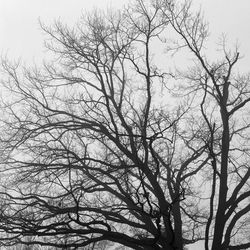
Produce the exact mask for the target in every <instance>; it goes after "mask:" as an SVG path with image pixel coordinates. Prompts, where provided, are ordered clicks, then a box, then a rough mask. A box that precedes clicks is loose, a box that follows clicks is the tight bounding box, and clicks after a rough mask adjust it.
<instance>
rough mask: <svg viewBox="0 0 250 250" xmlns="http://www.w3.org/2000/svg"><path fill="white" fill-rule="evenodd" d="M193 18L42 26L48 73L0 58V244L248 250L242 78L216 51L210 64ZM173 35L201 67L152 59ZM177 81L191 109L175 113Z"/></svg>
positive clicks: (143, 7) (150, 14) (124, 17)
mask: <svg viewBox="0 0 250 250" xmlns="http://www.w3.org/2000/svg"><path fill="white" fill-rule="evenodd" d="M190 6H191V5H190V3H189V2H185V3H184V4H182V5H178V4H175V3H174V2H166V1H141V0H136V1H134V5H133V6H132V7H129V8H127V9H124V10H123V11H120V12H109V13H102V12H100V11H96V12H93V13H91V14H90V15H86V16H85V17H84V18H83V19H82V20H81V21H80V22H79V24H78V25H77V26H76V27H74V28H68V27H67V26H65V25H63V24H62V23H60V22H56V23H55V24H54V25H53V26H51V27H48V26H45V25H43V24H42V28H43V30H44V31H45V33H46V34H47V35H48V36H49V40H47V41H46V47H47V48H48V49H49V50H50V51H51V52H53V53H54V58H53V60H52V61H51V62H50V63H45V64H44V65H43V67H42V68H32V69H28V68H27V67H26V68H25V67H22V66H21V65H20V63H18V62H17V63H10V62H9V61H8V60H7V59H3V60H2V69H3V71H4V73H5V75H4V77H3V80H2V85H3V88H4V99H3V100H2V103H1V105H2V109H1V110H2V115H1V137H0V145H1V146H0V148H1V154H2V155H1V158H2V162H1V174H2V175H1V178H2V180H1V185H2V188H1V193H0V194H1V209H0V212H1V213H0V230H1V243H2V244H3V245H5V246H8V245H15V244H21V245H26V246H32V245H35V246H41V247H53V248H59V249H77V248H81V249H82V248H84V249H85V248H86V249H100V248H101V247H104V248H105V245H106V244H109V243H110V244H112V243H116V244H120V245H122V246H125V247H129V248H133V249H183V248H184V246H185V245H188V244H190V243H193V242H196V241H198V240H204V241H205V246H206V249H209V242H210V241H212V244H213V245H212V249H213V250H214V249H227V248H229V249H242V248H244V247H245V248H246V247H247V246H248V244H249V242H247V241H246V243H244V244H241V245H238V246H236V244H237V242H243V241H242V240H240V239H238V238H237V237H239V235H242V233H243V232H244V231H246V228H247V226H248V225H249V223H248V222H247V214H248V212H249V210H248V207H249V204H248V203H247V200H248V199H249V194H248V193H249V191H247V187H248V184H249V183H248V177H249V174H250V172H249V171H248V144H247V139H248V135H247V131H248V126H249V125H248V123H247V120H246V118H244V117H243V119H240V118H241V117H240V116H239V115H237V113H239V112H238V111H239V110H241V109H245V110H246V107H247V103H248V101H249V97H248V94H249V92H248V86H247V81H248V77H247V76H239V75H237V74H236V73H234V71H233V68H234V65H235V64H236V62H237V61H238V59H239V54H238V51H236V52H235V53H233V54H230V53H229V52H227V51H226V49H225V46H224V43H223V48H224V50H223V53H224V57H223V59H222V60H221V61H219V62H216V63H211V62H209V60H208V59H207V58H205V56H204V55H203V51H202V50H203V48H204V42H205V40H206V38H207V36H208V31H207V26H206V24H204V22H203V19H202V17H201V16H200V14H197V15H193V14H192V12H191V11H190ZM168 32H170V33H171V34H173V35H177V36H178V37H179V40H178V41H180V42H181V43H180V44H175V46H173V45H172V44H171V48H172V50H173V51H175V50H177V51H179V50H180V51H181V49H185V48H188V49H189V50H191V52H192V53H193V54H194V57H195V58H196V64H195V67H193V68H189V70H188V72H187V73H182V74H181V73H178V77H177V75H174V74H172V73H170V72H169V71H168V70H167V69H166V68H167V67H168V66H166V65H164V63H165V62H164V63H163V61H162V59H161V58H160V57H159V55H158V54H159V53H162V51H161V52H159V50H161V49H164V47H165V46H166V44H165V39H164V36H166V33H168ZM182 42H183V43H182ZM156 48H157V49H156ZM157 53H158V54H157ZM224 58H225V59H224ZM177 78H178V79H180V78H181V82H182V85H183V86H182V90H183V93H184V94H185V96H186V97H188V98H186V97H185V98H183V99H182V100H181V101H178V102H177V104H174V99H173V97H172V93H173V91H172V90H170V89H171V88H170V86H171V84H172V82H174V81H175V80H176V79H177ZM178 79H177V80H178ZM177 82H178V81H177ZM10 96H11V98H9V97H10ZM178 100H180V99H178ZM171 106H172V107H171ZM233 117H235V118H233ZM204 175H205V177H204ZM201 182H202V183H203V184H204V187H208V190H206V191H205V192H204V190H205V188H203V187H201V188H200V187H199V185H200V183H201ZM208 196H209V198H207V197H208ZM30 237H31V238H32V240H30ZM237 240H238V241H237ZM232 243H233V244H232ZM234 243H235V244H234ZM237 247H238V248H237ZM240 247H241V248H240Z"/></svg>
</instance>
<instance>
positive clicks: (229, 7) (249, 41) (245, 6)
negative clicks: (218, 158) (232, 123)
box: [0, 0, 250, 250]
mask: <svg viewBox="0 0 250 250" xmlns="http://www.w3.org/2000/svg"><path fill="white" fill-rule="evenodd" d="M127 2H128V0H113V1H112V0H71V1H69V0H0V54H6V53H7V54H8V55H9V56H10V57H11V58H18V57H21V58H22V59H23V60H24V61H29V62H30V61H39V60H40V59H41V58H42V57H43V55H44V54H43V53H44V51H45V50H44V49H43V39H44V36H43V35H42V32H41V29H40V28H39V24H38V18H40V19H41V20H42V21H43V22H45V23H47V24H49V23H52V22H53V20H55V19H58V18H60V19H61V20H62V21H63V22H65V23H69V24H74V23H75V22H76V21H77V20H78V19H79V17H80V16H81V15H82V12H83V11H84V10H91V9H92V8H93V7H94V6H96V7H100V8H105V6H115V7H119V6H122V5H123V4H124V3H127ZM193 2H194V3H195V4H197V6H199V5H201V7H202V9H203V11H204V14H205V17H206V19H207V20H208V21H209V23H210V32H211V35H212V40H213V41H214V42H215V41H218V37H219V36H220V35H221V34H222V33H225V34H227V37H228V38H229V42H230V43H232V44H233V43H234V42H235V41H236V40H238V42H239V45H240V51H241V55H245V58H244V60H242V64H241V65H242V68H243V70H244V71H248V70H249V65H250V14H249V13H250V0H239V1H235V0H193ZM190 249H192V250H198V249H199V250H201V249H202V247H201V246H197V247H195V246H193V247H190Z"/></svg>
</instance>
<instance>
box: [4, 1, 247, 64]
mask: <svg viewBox="0 0 250 250" xmlns="http://www.w3.org/2000/svg"><path fill="white" fill-rule="evenodd" d="M127 2H128V0H71V1H69V0H0V54H5V53H6V52H7V53H8V55H9V56H11V57H13V58H16V57H21V58H23V59H24V60H26V59H28V60H38V59H40V58H41V57H42V56H43V52H44V49H43V39H44V36H43V34H42V32H41V30H40V28H39V24H38V18H40V19H41V20H42V21H44V22H45V23H48V24H49V23H52V22H53V20H55V19H58V18H59V17H60V19H61V20H62V21H64V22H66V23H69V24H73V23H75V22H76V21H77V20H78V18H79V17H80V16H81V14H82V12H83V11H84V10H91V9H92V8H93V7H94V6H97V7H100V8H105V6H107V5H108V6H111V5H112V6H115V7H119V6H122V5H123V4H125V3H127ZM193 2H194V3H195V4H197V5H201V7H202V9H203V10H204V13H205V16H206V17H207V18H206V19H207V20H208V21H209V23H210V30H211V34H212V36H213V38H214V40H213V41H215V42H216V41H218V40H216V39H217V38H218V36H219V35H220V34H221V33H226V34H227V36H228V38H230V39H229V41H230V42H231V43H234V42H235V41H236V40H237V39H238V41H239V44H240V48H241V51H242V53H241V54H244V55H246V58H245V60H246V59H247V58H249V59H248V62H249V61H250V26H249V24H250V15H249V11H250V1H249V0H239V1H235V0H193ZM246 65H247V63H245V67H247V66H246Z"/></svg>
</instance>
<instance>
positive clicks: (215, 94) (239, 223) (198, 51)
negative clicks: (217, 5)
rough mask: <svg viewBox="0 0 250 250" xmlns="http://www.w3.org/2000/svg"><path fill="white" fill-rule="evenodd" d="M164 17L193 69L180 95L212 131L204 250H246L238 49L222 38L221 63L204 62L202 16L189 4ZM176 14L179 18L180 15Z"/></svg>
mask: <svg viewBox="0 0 250 250" xmlns="http://www.w3.org/2000/svg"><path fill="white" fill-rule="evenodd" d="M177 8H178V9H179V11H170V12H165V13H166V15H168V16H170V22H171V25H172V27H173V28H174V30H175V31H176V32H177V33H178V34H179V35H180V37H181V38H182V40H179V41H180V43H179V44H177V46H176V47H175V49H177V50H178V49H180V48H187V49H188V50H189V51H191V52H192V53H193V55H194V58H195V59H194V60H195V63H194V65H193V67H192V66H191V67H189V69H188V71H187V72H186V73H180V77H181V78H182V81H183V80H186V84H183V86H182V90H183V91H184V92H185V93H186V94H188V95H189V96H190V97H191V96H193V98H196V100H197V101H196V102H195V103H196V104H199V105H200V111H201V114H202V117H203V120H204V121H205V123H206V126H207V128H208V131H209V140H208V154H209V155H210V159H211V163H210V165H211V169H210V170H211V173H210V176H211V177H210V180H211V181H210V190H209V192H210V198H209V216H208V218H207V222H206V228H205V249H210V247H209V242H211V245H212V246H211V249H213V250H215V249H247V248H249V247H250V239H249V237H248V236H247V235H249V214H250V206H249V198H250V196H249V195H250V192H249V184H250V182H249V177H250V170H249V132H250V131H249V127H250V124H249V102H250V87H249V74H243V73H239V72H240V71H239V69H238V68H237V62H238V60H239V59H240V54H239V50H238V47H237V46H236V47H235V48H234V49H231V50H230V49H228V48H227V45H226V39H225V37H224V36H223V37H222V38H221V41H220V45H219V51H220V53H219V59H218V60H217V61H215V60H211V59H209V57H208V56H206V49H205V47H206V46H205V43H206V41H207V38H208V26H207V24H206V23H205V22H204V20H203V17H202V15H201V13H200V12H199V13H198V14H195V15H194V14H192V12H191V11H190V9H191V5H190V2H186V3H185V4H184V5H182V6H177ZM176 13H178V15H176Z"/></svg>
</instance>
